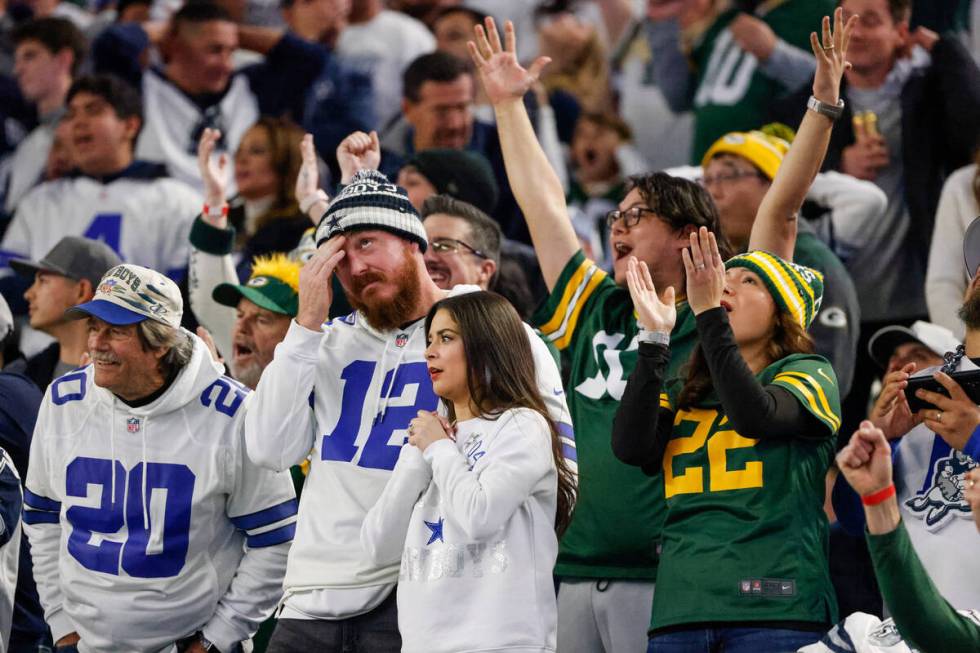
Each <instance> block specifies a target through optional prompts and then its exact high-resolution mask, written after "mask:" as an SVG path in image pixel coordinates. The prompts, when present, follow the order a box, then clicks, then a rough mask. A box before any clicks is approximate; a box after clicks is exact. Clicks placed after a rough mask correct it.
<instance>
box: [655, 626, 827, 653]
mask: <svg viewBox="0 0 980 653" xmlns="http://www.w3.org/2000/svg"><path fill="white" fill-rule="evenodd" d="M822 636H823V633H818V632H811V631H808V630H790V629H782V628H752V627H747V628H692V629H690V630H677V631H673V632H668V633H662V634H654V635H652V636H651V637H650V644H649V647H648V648H647V653H795V651H796V650H797V649H799V648H801V647H803V646H807V645H808V644H813V643H814V642H816V641H818V640H819V639H820V638H821V637H822Z"/></svg>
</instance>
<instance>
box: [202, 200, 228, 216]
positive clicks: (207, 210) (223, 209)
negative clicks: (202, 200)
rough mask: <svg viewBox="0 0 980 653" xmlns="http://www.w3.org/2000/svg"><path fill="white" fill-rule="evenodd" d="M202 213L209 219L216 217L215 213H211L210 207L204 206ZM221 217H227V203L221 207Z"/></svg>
mask: <svg viewBox="0 0 980 653" xmlns="http://www.w3.org/2000/svg"><path fill="white" fill-rule="evenodd" d="M203 213H204V215H206V216H208V217H211V218H216V217H218V214H217V213H211V207H210V206H208V205H207V204H205V205H204V211H203ZM221 215H223V216H226V215H228V203H227V202H225V203H224V204H223V205H222V206H221Z"/></svg>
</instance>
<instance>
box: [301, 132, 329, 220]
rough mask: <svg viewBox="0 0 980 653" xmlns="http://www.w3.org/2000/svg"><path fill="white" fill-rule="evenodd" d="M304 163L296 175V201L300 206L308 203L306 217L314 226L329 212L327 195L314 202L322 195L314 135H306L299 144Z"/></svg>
mask: <svg viewBox="0 0 980 653" xmlns="http://www.w3.org/2000/svg"><path fill="white" fill-rule="evenodd" d="M299 152H300V156H302V163H301V164H300V166H299V174H297V175H296V201H297V202H298V203H299V205H300V206H303V203H304V202H306V203H308V204H309V207H308V208H307V210H306V215H307V216H309V218H310V220H312V221H313V224H314V225H316V224H318V223H319V221H320V218H321V217H323V214H324V213H325V212H326V210H327V201H326V194H322V195H321V196H320V199H316V200H315V201H314V196H315V195H319V194H320V193H321V191H320V187H319V183H320V170H319V169H318V167H317V160H316V148H315V147H314V146H313V134H306V135H304V136H303V140H302V141H300V144H299Z"/></svg>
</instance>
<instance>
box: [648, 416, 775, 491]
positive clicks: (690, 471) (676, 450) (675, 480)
mask: <svg viewBox="0 0 980 653" xmlns="http://www.w3.org/2000/svg"><path fill="white" fill-rule="evenodd" d="M717 418H718V411H716V410H708V409H703V408H695V409H693V410H682V411H679V412H678V413H677V416H676V417H675V419H674V425H675V426H677V425H678V424H680V423H681V422H693V423H694V424H695V428H694V433H692V434H691V435H689V436H686V437H683V438H674V439H672V440H671V441H670V442H668V443H667V450H666V451H665V452H664V462H663V468H664V495H665V496H666V498H668V499H669V498H670V497H672V496H674V495H675V494H697V493H700V492H704V470H703V469H702V468H701V467H700V466H699V467H688V468H687V469H685V470H683V472H682V473H680V474H677V475H676V476H675V475H674V457H675V456H680V455H684V454H691V453H694V452H696V451H698V450H699V449H701V448H702V447H703V446H704V445H705V442H707V445H708V466H709V469H708V475H709V479H710V480H709V487H710V491H711V492H721V491H724V490H744V489H748V488H754V487H762V461H760V460H753V461H749V462H746V463H745V466H744V468H743V469H736V470H729V469H728V451H729V450H730V449H741V448H745V447H751V446H754V445H755V443H756V442H758V440H755V439H752V438H746V437H743V436H741V435H739V434H738V433H736V432H735V431H732V430H728V431H718V432H717V433H715V434H713V435H711V437H710V438H709V434H710V433H711V426H712V425H713V424H714V422H715V420H716V419H717Z"/></svg>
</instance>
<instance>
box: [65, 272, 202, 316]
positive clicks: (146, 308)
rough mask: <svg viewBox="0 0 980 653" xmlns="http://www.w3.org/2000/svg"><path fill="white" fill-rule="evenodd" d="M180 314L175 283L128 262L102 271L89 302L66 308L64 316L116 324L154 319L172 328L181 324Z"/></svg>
mask: <svg viewBox="0 0 980 653" xmlns="http://www.w3.org/2000/svg"><path fill="white" fill-rule="evenodd" d="M183 314H184V301H183V300H182V299H181V297H180V289H178V288H177V284H175V283H174V282H173V281H171V280H170V279H168V278H167V277H166V276H164V275H162V274H160V273H159V272H157V271H156V270H151V269H149V268H144V267H142V266H139V265H131V264H129V263H124V264H122V265H117V266H116V267H114V268H112V269H111V270H109V271H108V272H106V273H105V276H104V277H102V280H101V281H99V284H98V285H97V286H96V287H95V297H93V298H92V301H88V302H85V303H84V304H79V305H78V306H73V307H72V308H69V309H68V310H67V311H65V317H67V318H69V319H73V320H79V319H82V318H86V317H89V316H93V317H97V318H99V319H100V320H103V321H105V322H108V323H109V324H115V325H125V324H136V323H137V322H142V321H144V320H154V321H156V322H159V323H161V324H166V325H167V326H171V327H174V328H178V327H179V326H180V318H181V316H182V315H183Z"/></svg>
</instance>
